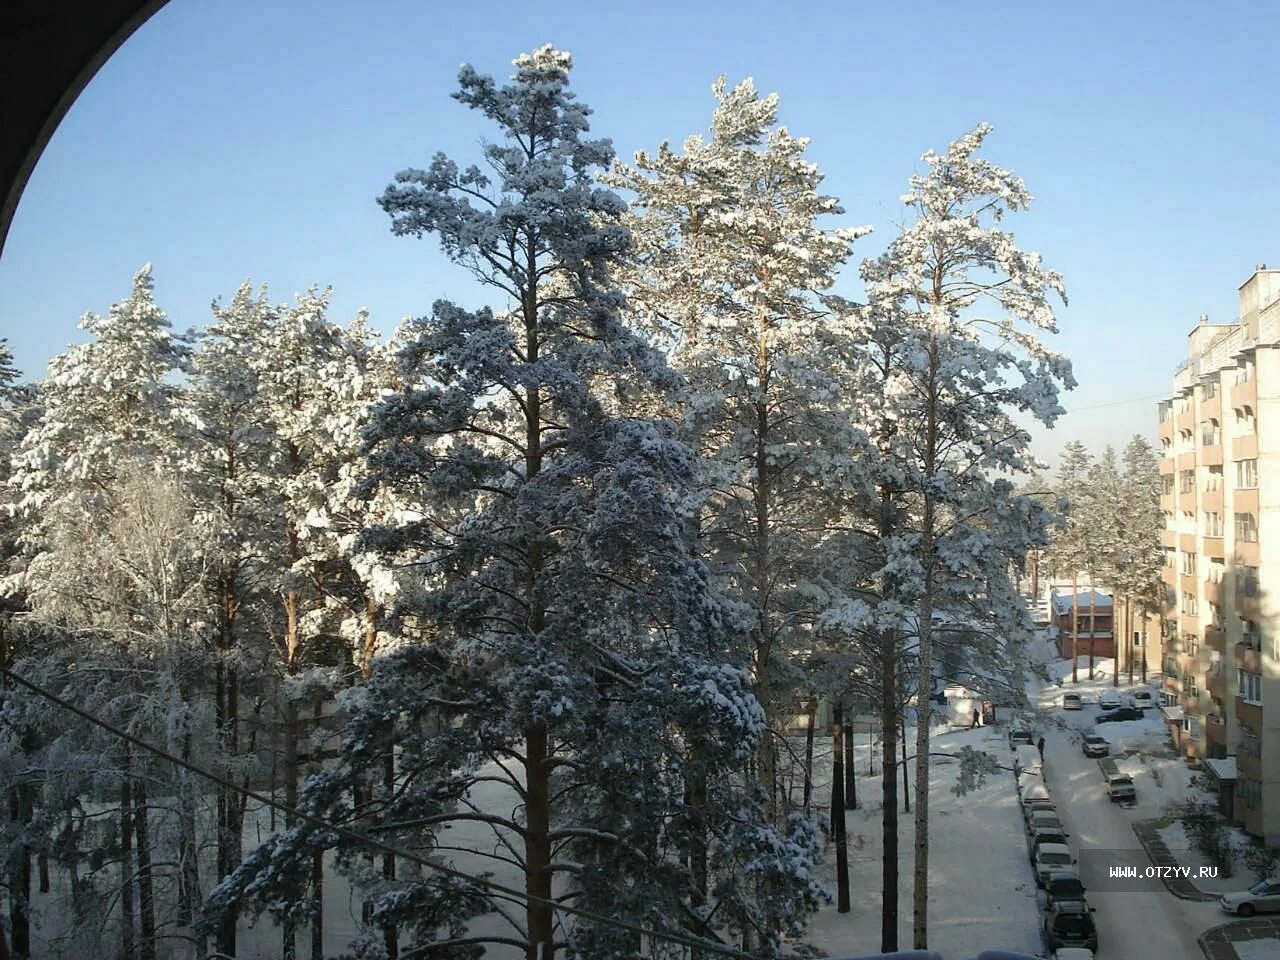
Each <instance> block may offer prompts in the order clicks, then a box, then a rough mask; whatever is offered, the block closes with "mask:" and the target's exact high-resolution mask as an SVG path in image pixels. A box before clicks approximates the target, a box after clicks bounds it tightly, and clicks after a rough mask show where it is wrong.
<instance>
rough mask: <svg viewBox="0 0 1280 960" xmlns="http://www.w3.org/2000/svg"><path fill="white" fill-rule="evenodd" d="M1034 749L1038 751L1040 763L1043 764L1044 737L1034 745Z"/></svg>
mask: <svg viewBox="0 0 1280 960" xmlns="http://www.w3.org/2000/svg"><path fill="white" fill-rule="evenodd" d="M1036 749H1037V750H1039V751H1040V762H1041V763H1044V737H1041V738H1040V740H1039V741H1038V742H1037V743H1036Z"/></svg>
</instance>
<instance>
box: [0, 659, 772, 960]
mask: <svg viewBox="0 0 1280 960" xmlns="http://www.w3.org/2000/svg"><path fill="white" fill-rule="evenodd" d="M0 675H3V676H5V677H8V678H9V679H10V680H12V681H14V682H15V683H17V684H20V685H21V686H23V687H26V688H27V689H28V690H30V691H31V692H32V693H34V694H36V695H38V696H41V697H44V698H45V699H46V700H48V701H50V702H51V703H56V704H57V705H58V706H60V707H62V709H64V710H66V711H68V712H69V713H73V714H75V715H76V716H77V717H79V718H80V719H82V720H85V721H87V722H89V723H91V724H93V725H94V726H96V727H100V728H101V729H103V730H106V731H107V732H108V733H110V734H112V735H114V736H116V737H119V738H120V739H121V740H124V741H126V742H127V743H131V744H133V745H134V746H135V747H139V748H140V749H142V750H145V751H147V752H148V753H151V754H154V755H155V756H157V757H159V758H161V759H162V760H167V761H169V762H170V763H172V764H174V765H175V766H178V767H181V768H182V769H184V770H187V771H190V772H191V773H194V774H196V775H197V776H200V777H203V778H204V779H206V780H208V781H210V782H211V783H216V784H218V785H219V786H220V787H224V788H226V789H228V790H234V791H235V792H236V793H239V794H241V795H242V796H245V797H248V798H249V799H250V800H256V801H257V802H258V803H261V804H263V805H264V806H267V807H272V808H274V809H276V810H279V811H281V812H282V813H285V814H288V815H290V816H293V817H296V818H298V819H299V820H303V821H305V822H307V823H309V824H310V825H311V826H313V827H319V828H321V829H323V830H329V831H332V832H333V833H336V834H337V835H338V836H340V837H343V838H345V839H347V840H352V841H354V842H356V843H362V844H365V845H366V846H369V847H372V848H373V849H375V850H377V851H379V852H381V853H388V854H391V855H392V856H396V857H401V858H403V859H404V860H407V861H409V862H410V863H416V864H418V865H419V866H423V867H426V868H428V869H430V870H435V871H437V872H439V873H443V874H445V875H446V876H450V877H454V878H456V879H459V880H465V881H467V882H468V883H473V884H475V885H476V886H480V887H484V888H486V889H487V890H489V891H491V892H493V893H501V894H504V895H506V896H508V897H515V898H516V899H518V900H520V901H522V902H524V903H526V904H541V905H543V906H547V907H551V909H553V910H558V911H560V912H562V913H568V914H571V915H573V916H576V917H581V918H582V919H584V920H593V921H595V922H596V923H603V924H606V925H608V926H611V927H616V928H617V929H619V930H625V931H627V932H628V933H634V934H637V935H639V936H642V937H650V938H654V939H658V940H665V941H666V942H668V943H674V944H677V945H679V946H682V947H689V948H690V949H693V950H704V951H706V952H707V953H716V954H719V955H721V956H724V957H733V958H734V960H759V958H758V957H756V956H754V955H753V954H750V953H745V952H743V951H741V950H735V949H734V948H733V947H726V946H725V945H724V944H720V943H713V942H711V941H709V940H698V939H696V938H694V937H686V936H684V935H682V934H678V933H666V932H663V931H660V930H650V929H648V928H646V927H642V926H640V925H639V924H636V923H631V922H630V921H627V920H619V919H617V918H616V917H608V916H605V915H604V914H602V913H595V912H594V911H591V910H584V909H583V908H582V907H575V906H572V905H570V904H564V903H558V902H556V901H555V900H547V899H546V898H544V897H535V896H533V895H532V894H530V893H528V892H527V891H524V890H517V889H516V888H514V887H508V886H505V885H503V884H501V883H497V882H495V881H493V880H485V879H483V878H481V877H475V876H472V875H471V874H469V873H464V872H463V871H461V870H458V869H457V868H456V867H450V866H448V865H446V864H443V863H437V862H436V861H434V860H429V859H427V858H426V857H423V856H420V855H418V854H414V853H407V852H405V851H403V850H400V849H398V848H396V847H393V846H391V845H390V844H387V843H383V842H382V841H381V840H376V839H374V838H373V837H369V836H365V835H364V834H361V833H358V832H356V831H355V830H350V829H348V828H346V827H340V826H336V825H334V824H331V823H328V822H326V821H325V820H322V819H321V818H320V817H317V816H315V815H313V814H310V813H306V812H304V811H302V810H297V809H295V808H293V807H289V806H286V805H285V804H283V803H280V802H279V801H278V800H275V799H274V798H272V797H268V796H266V795H265V794H261V793H258V792H256V791H254V790H250V789H249V788H248V787H242V786H240V785H239V784H237V783H232V782H231V781H230V780H226V779H224V778H223V777H220V776H218V775H217V774H216V773H211V772H210V771H208V770H205V769H203V768H202V767H198V766H196V765H195V764H194V763H190V762H189V761H186V760H183V759H182V758H181V757H176V756H174V755H173V754H171V753H169V752H168V751H166V750H162V749H161V748H160V747H156V746H153V745H152V744H150V743H147V742H146V741H145V740H141V739H139V738H138V737H135V736H134V735H133V734H131V733H129V732H128V731H127V730H121V729H120V728H119V727H116V726H114V725H112V724H110V723H108V722H107V721H106V720H103V719H102V718H100V717H97V716H94V715H93V714H91V713H89V712H88V711H87V710H83V709H81V708H80V707H77V706H76V705H75V704H74V703H71V702H70V701H67V700H64V699H62V698H61V697H59V696H58V695H57V694H56V693H52V692H50V691H48V690H45V689H44V688H43V687H40V686H38V685H37V684H35V683H32V682H31V681H30V680H27V679H26V678H25V677H20V676H18V675H17V674H16V673H14V672H13V671H12V670H10V669H8V668H7V667H0Z"/></svg>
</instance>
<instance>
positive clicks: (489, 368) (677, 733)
mask: <svg viewBox="0 0 1280 960" xmlns="http://www.w3.org/2000/svg"><path fill="white" fill-rule="evenodd" d="M570 65H571V63H570V58H569V56H568V54H565V53H562V52H560V51H557V50H554V49H552V48H550V47H546V48H542V49H540V50H537V51H534V52H533V53H531V54H527V55H525V56H522V57H520V58H519V59H517V60H516V61H515V67H516V72H515V75H514V76H513V77H512V80H511V82H510V83H509V84H506V85H502V86H499V85H498V84H496V83H495V82H494V81H493V80H492V79H491V78H489V77H485V76H481V75H479V74H477V73H476V72H475V71H473V70H472V69H471V68H469V67H464V68H463V70H462V72H461V74H460V78H459V79H460V87H461V89H460V91H459V92H458V94H457V95H456V97H457V99H459V100H460V101H461V102H463V103H464V104H466V105H468V106H470V107H472V108H474V109H477V110H479V111H480V112H482V113H483V114H484V115H486V116H487V117H489V118H490V119H492V120H493V121H494V122H495V124H496V125H497V126H498V127H499V128H500V130H501V132H502V135H503V138H504V140H503V142H502V143H499V144H494V145H489V146H486V147H485V148H484V154H485V160H486V163H487V168H488V170H489V171H491V172H483V171H482V170H481V169H480V168H479V167H476V166H471V167H467V168H465V169H464V168H461V167H459V166H458V165H457V164H455V163H454V162H453V161H451V160H449V159H448V158H446V157H443V156H437V157H436V158H435V159H434V160H433V161H432V163H431V165H430V166H429V168H427V169H426V170H409V171H405V172H403V173H401V174H399V175H398V176H397V178H396V180H397V182H396V184H394V185H393V186H391V187H389V188H388V189H387V191H386V193H385V194H384V195H383V197H382V201H381V202H382V205H383V207H384V209H386V210H387V212H388V213H389V214H390V215H391V217H392V225H393V229H394V230H395V232H397V233H401V234H411V235H427V234H434V235H437V236H438V237H439V238H440V241H441V243H442V246H443V247H444V249H445V251H446V253H447V254H449V255H450V256H451V257H452V258H454V259H455V260H457V261H459V262H460V263H463V264H465V265H467V266H469V267H471V268H472V270H473V272H474V273H475V275H476V277H477V278H478V279H479V280H480V281H481V282H482V283H483V284H485V285H487V286H490V287H493V288H496V289H497V290H498V291H500V292H503V293H505V294H506V295H507V296H509V297H510V299H511V301H512V302H513V303H514V304H515V306H514V309H512V310H511V311H504V312H495V311H492V310H489V309H480V310H466V309H463V308H461V307H459V306H456V305H454V304H452V303H449V302H447V301H440V302H438V303H437V304H436V305H435V307H434V309H433V311H432V313H431V315H430V316H427V317H424V318H420V319H417V320H415V321H413V322H412V323H411V324H410V325H409V326H408V327H407V328H405V329H403V330H402V331H401V332H400V334H399V335H398V337H397V341H398V342H397V350H396V355H395V367H394V370H393V371H391V375H390V381H389V382H388V383H387V385H386V386H385V388H384V389H383V391H382V394H383V395H382V397H381V399H380V401H379V402H378V403H377V404H376V406H375V407H374V408H373V411H372V414H371V416H370V418H369V420H368V423H367V424H366V425H365V426H364V429H363V433H364V439H365V446H366V452H367V454H368V461H367V464H366V465H365V466H364V467H363V468H354V469H353V470H352V472H351V476H352V477H354V478H357V479H358V483H357V493H358V496H359V497H361V498H364V499H363V502H364V503H366V504H369V505H376V504H379V503H381V504H382V506H381V507H372V506H371V509H374V510H375V513H376V515H375V514H371V515H370V517H369V518H368V519H367V520H366V523H367V527H366V529H365V532H364V534H363V535H362V536H361V537H359V538H358V539H357V540H356V541H355V542H354V543H353V544H352V548H353V549H354V551H355V552H356V553H357V554H359V555H361V556H367V557H371V558H374V560H373V561H372V562H374V563H376V564H381V565H382V569H384V570H385V571H386V573H379V574H375V575H373V576H372V578H371V579H372V580H379V581H380V582H382V581H385V580H386V578H387V577H390V578H391V582H392V583H393V585H394V589H387V590H384V591H382V593H381V595H380V596H379V597H378V602H379V603H381V604H385V605H386V606H387V608H388V610H387V617H386V624H385V628H386V629H387V630H388V631H389V632H391V633H393V634H395V635H397V636H399V637H400V638H401V645H400V646H399V648H398V649H395V650H393V651H392V652H390V653H388V654H387V655H386V656H383V657H381V658H378V659H375V660H374V661H373V662H372V663H371V664H370V668H371V669H370V673H371V676H370V677H369V679H368V680H367V682H366V683H364V684H363V685H362V686H361V687H360V688H358V690H356V691H353V694H352V695H351V697H349V698H348V699H347V700H346V704H347V706H348V708H349V709H350V710H351V715H352V719H351V721H350V723H349V725H348V726H347V728H346V730H345V731H344V734H343V744H344V747H343V751H342V755H341V757H340V759H339V761H338V762H337V764H336V765H335V766H334V767H333V768H332V769H330V770H326V771H325V772H324V773H323V774H321V775H319V776H317V777H313V778H312V779H311V780H310V781H309V782H308V783H307V785H306V787H305V788H304V789H303V791H302V793H301V795H300V797H299V803H300V804H301V805H302V807H303V809H307V810H310V811H314V812H317V813H321V814H323V815H324V816H325V817H327V818H331V819H333V820H335V821H338V822H345V823H350V824H352V825H355V826H357V827H359V828H361V829H364V830H377V831H378V833H379V835H380V836H383V837H385V838H386V839H388V840H391V841H393V842H394V843H395V844H396V846H397V847H398V848H399V849H403V850H415V851H419V852H421V853H427V852H432V853H434V854H436V855H441V854H443V855H444V856H445V857H446V858H447V856H448V849H449V847H448V842H449V841H448V838H449V834H448V833H447V832H446V830H447V828H448V827H450V826H454V827H457V826H459V825H465V824H483V825H485V826H487V827H488V828H490V829H491V830H492V832H493V835H494V841H493V842H494V844H496V849H497V851H498V853H496V854H495V856H497V857H498V858H499V859H505V860H506V862H507V863H509V864H515V865H517V866H518V867H519V869H520V870H521V872H522V873H523V874H524V875H525V878H526V886H527V889H528V891H529V893H530V894H532V895H534V896H535V897H541V898H546V899H548V900H549V899H551V898H552V897H555V898H557V899H564V900H566V901H571V902H573V903H574V904H576V905H580V906H582V907H585V908H588V909H592V910H596V911H599V912H601V913H605V914H609V915H612V916H617V917H625V918H627V919H630V920H634V921H643V922H646V923H649V924H651V925H653V926H654V927H655V928H657V929H677V930H682V931H686V932H690V933H694V934H699V935H702V934H705V932H706V931H705V929H704V927H705V926H706V923H707V921H706V920H704V919H703V918H705V917H711V918H712V919H711V921H710V922H711V924H712V925H713V926H714V927H715V928H717V929H728V930H731V931H734V932H735V933H738V934H740V933H741V930H742V928H743V927H744V925H746V924H748V923H754V922H759V921H760V919H761V918H764V919H765V921H766V922H767V924H768V925H769V926H770V928H771V929H781V928H784V927H787V928H789V927H790V926H792V925H793V922H794V921H798V919H799V917H800V916H802V915H803V913H804V912H805V910H806V909H807V907H806V906H805V904H811V903H812V902H813V897H814V895H815V894H814V893H813V887H814V880H813V878H812V877H811V876H810V875H809V874H808V872H807V866H806V864H807V863H808V861H807V860H806V859H805V857H806V856H807V851H808V847H807V846H806V844H805V843H803V842H801V841H800V840H797V839H795V838H780V837H777V836H776V835H775V834H774V833H773V831H772V829H771V828H770V827H769V826H768V825H767V824H765V823H764V822H763V820H762V818H761V812H760V810H761V805H760V797H759V796H758V794H757V793H755V792H754V791H753V790H752V789H750V788H749V787H746V786H744V785H743V784H742V783H741V782H740V781H739V779H738V778H737V776H736V774H737V772H738V771H739V770H740V769H741V766H742V764H743V762H744V760H745V759H746V757H747V755H748V754H749V753H750V752H751V751H752V750H754V749H755V747H756V746H757V744H758V742H759V740H760V737H761V734H762V729H763V718H762V714H761V711H760V708H759V705H758V703H757V702H756V700H755V698H754V696H753V695H752V692H751V690H750V683H749V679H748V676H747V674H746V672H745V670H744V668H745V662H744V660H743V657H742V654H741V647H742V645H741V643H740V642H739V638H738V637H737V636H735V633H734V626H735V623H736V621H735V620H734V618H733V616H732V610H731V608H729V607H728V606H726V604H725V603H724V602H722V601H721V600H720V599H719V598H718V597H717V596H716V594H715V592H714V591H713V589H712V588H711V586H710V583H709V576H708V572H707V569H706V566H705V564H704V563H703V562H702V561H701V559H700V558H699V557H697V556H696V555H695V552H694V549H693V543H692V541H691V538H690V529H691V520H692V518H693V517H694V516H695V514H696V510H697V508H698V504H699V498H698V494H697V487H696V483H695V460H694V458H693V456H692V455H691V452H690V450H689V448H688V447H687V446H686V445H685V444H683V443H682V442H681V441H680V440H679V439H678V438H677V436H676V434H675V430H674V428H673V426H672V425H671V424H670V423H667V422H665V421H662V420H657V419H652V418H647V417H643V416H638V415H636V413H635V412H636V411H637V410H640V409H643V408H645V407H650V406H653V404H654V400H653V398H654V397H655V396H656V394H657V393H658V392H660V391H663V390H668V389H671V388H673V387H674V386H676V384H677V383H678V378H677V377H676V375H675V374H674V373H673V372H672V371H671V370H669V369H668V367H667V366H666V364H665V363H664V362H663V359H662V357H661V355H660V354H658V353H657V352H656V351H655V350H654V349H653V348H652V347H650V346H649V345H648V344H647V343H646V342H645V340H644V339H643V338H642V337H639V336H637V335H635V334H634V333H632V332H630V331H629V330H628V329H627V328H626V326H625V325H624V324H623V323H622V321H621V318H620V312H619V311H620V309H621V308H622V305H623V300H622V297H621V295H620V294H619V293H618V291H617V290H616V288H615V286H614V283H613V280H612V270H613V268H614V266H615V264H616V262H617V260H618V257H619V255H620V254H621V253H623V252H624V251H625V250H626V249H627V245H628V240H629V234H628V231H627V229H626V228H625V227H624V226H623V225H622V224H621V223H620V221H619V217H620V215H621V213H622V211H623V209H624V205H623V203H622V201H621V200H620V199H619V198H618V197H617V196H616V195H615V194H613V193H611V192H609V191H608V190H605V189H603V188H601V187H599V186H597V185H596V184H595V183H594V182H593V180H592V171H593V169H594V168H597V167H600V166H602V165H604V164H607V163H608V162H609V160H610V159H611V158H612V149H611V147H610V146H609V144H608V142H607V141H603V140H593V139H588V138H587V137H586V136H585V134H586V133H587V130H588V125H587V117H588V115H589V111H588V110H587V108H585V107H584V106H582V105H581V104H579V103H577V102H576V100H575V99H574V96H573V94H572V93H571V92H570V91H569V89H568V74H569V69H570ZM316 510H317V512H316V514H315V516H317V517H327V516H329V515H330V512H328V511H327V508H321V507H319V506H317V508H316ZM396 566H399V568H400V569H399V570H395V569H394V568H395V567H396ZM392 758H394V760H393V759H392ZM494 790H497V791H499V792H500V793H505V794H506V795H508V796H509V797H510V801H509V804H508V806H514V808H515V812H512V813H506V812H504V811H503V810H502V809H501V808H498V809H495V808H494V807H493V806H485V807H482V806H481V795H482V794H483V793H484V792H485V791H489V792H492V791H494ZM695 795H696V799H687V798H693V797H695ZM331 846H338V847H339V848H340V850H341V851H342V863H343V867H344V869H345V870H347V871H348V872H349V873H350V874H351V875H352V876H353V878H355V879H356V881H357V882H358V883H361V884H362V885H364V886H365V887H366V892H367V895H368V896H369V898H370V905H371V915H370V922H371V925H372V929H371V931H370V933H369V934H368V935H367V936H366V937H365V939H364V940H363V941H362V945H361V946H360V949H361V950H362V951H364V952H366V953H368V955H370V956H372V955H376V953H377V952H378V951H379V950H381V949H383V947H382V945H381V944H380V943H379V941H378V937H377V936H376V935H375V932H374V931H377V930H378V929H381V930H383V931H384V932H387V933H389V932H390V931H395V935H396V936H398V938H399V941H400V946H401V948H402V949H404V950H407V951H413V950H417V949H422V948H424V947H426V946H427V945H428V944H430V949H431V950H432V952H433V953H435V954H439V955H449V956H458V957H464V956H472V955H475V954H476V953H477V952H478V951H479V949H480V948H481V947H482V946H483V944H484V943H486V942H508V943H510V942H517V943H520V944H521V945H524V944H527V943H529V944H534V945H538V946H539V947H540V948H541V949H542V950H544V951H545V953H544V956H548V957H549V956H551V954H552V953H553V952H554V951H555V950H556V949H558V948H560V947H566V946H567V947H568V948H570V949H571V950H573V951H576V952H580V953H584V954H587V953H589V954H590V955H591V956H610V955H623V954H629V953H631V952H633V951H634V944H630V943H629V942H626V941H623V940H616V939H615V934H614V933H613V932H611V931H610V930H609V929H606V928H600V927H598V926H596V925H595V924H590V923H581V922H579V923H574V924H571V925H569V926H567V927H557V926H555V925H554V924H553V918H554V914H553V911H552V910H551V909H550V907H549V905H548V904H545V903H538V902H532V903H529V904H527V905H524V906H523V908H517V909H514V910H513V907H512V905H510V904H509V903H506V902H505V901H504V900H503V899H501V898H497V897H493V896H491V895H489V894H488V893H487V892H485V891H484V890H482V889H480V888H479V887H478V886H476V885H474V884H466V883H459V882H456V881H454V880H450V879H446V878H443V877H441V876H438V875H434V874H432V873H431V872H430V871H429V870H427V871H414V870H405V869H401V870H399V871H398V872H397V873H396V874H395V875H388V873H387V871H385V870H383V871H378V870H375V869H374V868H373V867H372V866H371V865H370V864H369V862H368V861H367V860H366V859H365V857H364V855H363V852H362V851H356V850H346V849H345V847H344V845H343V844H342V843H340V842H339V839H338V837H337V836H336V835H332V834H328V833H326V832H324V831H316V830H313V829H311V828H310V827H306V826H298V827H296V828H294V829H293V830H292V831H291V832H289V833H286V834H284V835H282V836H280V837H277V838H275V839H273V840H272V841H271V842H269V843H268V844H267V845H265V846H264V847H262V848H260V849H259V850H258V851H256V852H255V853H254V854H253V855H252V856H251V857H250V858H249V859H248V860H246V862H245V864H244V865H243V866H242V867H241V868H240V869H239V870H237V871H236V872H235V874H233V875H232V876H231V877H230V878H228V880H227V881H225V882H224V883H223V884H222V885H221V886H220V887H219V888H218V890H216V891H215V893H214V895H213V897H212V898H211V914H212V915H216V914H217V913H218V912H220V911H222V910H226V909H228V908H230V907H231V906H233V905H234V904H237V903H245V904H248V905H251V906H253V907H254V908H255V909H264V908H265V909H270V910H273V911H275V912H276V913H277V914H278V915H280V916H282V917H289V916H292V917H293V918H295V919H301V917H302V916H303V915H304V912H305V911H304V908H303V907H302V906H300V904H299V903H298V901H297V899H296V898H291V897H289V896H287V895H286V896H283V897H282V896H281V891H282V890H284V891H288V890H297V889H299V885H300V884H302V883H303V882H304V881H305V875H306V872H307V870H308V869H309V866H308V865H309V863H310V859H311V856H312V853H313V852H314V851H315V850H317V849H319V848H322V847H331ZM770 851H773V852H772V854H771V853H770ZM775 859H776V860H778V861H779V862H774V860H775ZM784 859H785V862H782V860H784ZM722 865H723V866H722ZM748 868H750V869H752V870H762V871H773V872H774V873H775V874H776V876H777V879H776V880H775V881H774V882H772V883H771V884H770V886H771V889H772V890H773V891H774V896H775V899H776V900H777V902H776V903H774V902H769V903H764V902H759V901H758V900H757V899H753V898H752V897H751V896H742V895H740V894H739V893H738V892H737V891H736V890H735V891H733V893H732V895H731V894H730V893H729V892H726V893H725V895H724V896H723V898H722V899H718V900H716V901H715V902H709V901H710V900H711V899H712V898H713V897H714V894H713V893H712V892H711V890H712V889H718V887H715V883H718V881H719V877H720V876H721V873H722V871H730V872H732V871H737V872H741V871H742V870H746V869H748ZM698 871H702V873H703V874H704V876H703V877H702V879H701V880H700V881H699V882H694V881H693V880H692V879H691V875H692V874H696V873H697V872H698ZM708 872H710V873H712V874H713V875H714V877H715V878H716V880H715V881H713V883H711V884H708V883H707V879H706V876H705V874H706V873H708ZM784 876H786V877H788V878H790V879H789V880H788V882H787V883H783V882H782V881H781V878H782V877H784ZM699 887H701V889H699ZM726 890H728V888H726ZM491 912H496V913H498V914H499V915H500V916H502V917H504V918H506V919H508V920H510V921H511V923H510V930H509V932H507V933H506V934H505V935H496V936H490V935H485V934H482V933H473V934H467V933H466V931H465V926H464V925H465V923H466V921H467V920H468V919H469V918H470V917H472V916H475V915H476V914H479V913H491ZM774 946H775V948H776V946H777V944H776V942H775V943H774ZM658 949H661V948H660V947H659V948H658Z"/></svg>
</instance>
